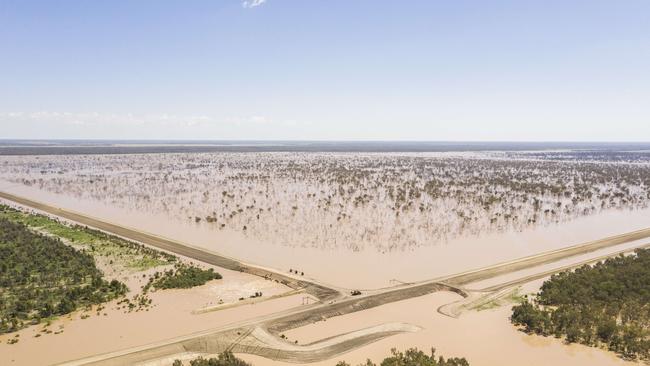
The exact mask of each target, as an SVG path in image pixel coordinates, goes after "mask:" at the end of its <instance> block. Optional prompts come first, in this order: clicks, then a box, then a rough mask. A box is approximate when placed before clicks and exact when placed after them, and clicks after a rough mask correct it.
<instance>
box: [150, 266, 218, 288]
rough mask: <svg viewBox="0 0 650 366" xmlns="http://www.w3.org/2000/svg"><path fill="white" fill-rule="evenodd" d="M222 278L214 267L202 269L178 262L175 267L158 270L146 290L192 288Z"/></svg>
mask: <svg viewBox="0 0 650 366" xmlns="http://www.w3.org/2000/svg"><path fill="white" fill-rule="evenodd" d="M218 279H221V275H220V274H219V273H217V272H215V271H214V270H213V269H212V268H209V269H202V268H199V267H195V266H191V265H188V264H185V263H176V265H175V266H174V268H173V269H169V270H167V271H164V272H162V273H161V272H156V273H154V275H153V277H150V278H149V282H148V283H147V284H146V285H145V287H144V289H145V291H147V290H149V289H150V288H151V287H153V288H155V289H163V290H164V289H171V288H191V287H195V286H201V285H203V284H205V283H206V282H208V281H211V280H218Z"/></svg>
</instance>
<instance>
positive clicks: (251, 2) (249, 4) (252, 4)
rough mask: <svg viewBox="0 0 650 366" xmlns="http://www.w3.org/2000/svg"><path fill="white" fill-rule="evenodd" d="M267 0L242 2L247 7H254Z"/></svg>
mask: <svg viewBox="0 0 650 366" xmlns="http://www.w3.org/2000/svg"><path fill="white" fill-rule="evenodd" d="M265 2H266V0H246V1H244V2H242V4H241V5H242V6H243V7H244V8H246V9H252V8H254V7H257V6H260V5H262V4H264V3H265Z"/></svg>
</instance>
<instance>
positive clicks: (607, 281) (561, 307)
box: [511, 249, 650, 360]
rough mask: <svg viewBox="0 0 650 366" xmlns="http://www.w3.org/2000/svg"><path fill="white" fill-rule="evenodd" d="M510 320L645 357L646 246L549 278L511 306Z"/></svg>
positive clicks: (649, 349) (649, 278) (648, 321)
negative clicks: (627, 253) (632, 252)
mask: <svg viewBox="0 0 650 366" xmlns="http://www.w3.org/2000/svg"><path fill="white" fill-rule="evenodd" d="M511 321H512V323H514V324H515V325H520V326H523V330H524V331H526V332H528V333H534V334H539V335H543V336H550V335H553V336H556V337H562V338H564V339H565V340H566V342H569V343H572V342H576V343H582V344H585V345H589V346H597V347H598V346H600V347H605V348H607V349H609V350H611V351H614V352H617V353H619V354H620V355H622V356H623V357H625V358H630V359H634V358H640V359H645V360H647V359H649V357H648V356H649V355H650V339H649V338H650V337H649V336H650V250H648V249H640V250H637V251H636V252H635V254H634V255H629V256H623V255H621V256H618V257H615V258H610V259H607V260H606V261H604V262H600V263H598V264H596V265H593V266H589V265H585V266H583V267H581V268H578V269H576V270H575V271H573V272H571V271H565V272H562V273H559V274H557V275H554V276H552V277H551V278H550V279H549V280H548V281H546V282H544V284H543V285H542V287H541V290H540V292H539V293H538V294H537V295H536V296H534V297H533V298H531V299H527V300H526V301H524V302H523V303H522V304H520V305H517V306H515V307H513V311H512V316H511Z"/></svg>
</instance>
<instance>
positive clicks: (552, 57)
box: [0, 0, 650, 141]
mask: <svg viewBox="0 0 650 366" xmlns="http://www.w3.org/2000/svg"><path fill="white" fill-rule="evenodd" d="M0 138H26V139H37V138H38V139H62V138H63V139H71V138H80V139H202V140H205V139H208V140H210V139H216V140H218V139H263V140H266V139H269V140H273V139H296V140H305V139H306V140H434V141H441V140H456V141H650V1H647V0H617V1H611V0H609V1H600V0H584V1H575V0H546V1H542V0H540V1H526V0H512V1H501V0H493V1H484V0H477V1H465V0H454V1H438V0H423V1H420V0H410V1H388V0H386V1H378V0H375V1H369V0H326V1H325V0H321V1H311V0H248V1H243V0H177V1H170V0H111V1H88V0H57V1H51V0H47V1H34V0H0Z"/></svg>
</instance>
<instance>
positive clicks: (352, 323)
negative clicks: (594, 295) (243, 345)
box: [239, 281, 633, 366]
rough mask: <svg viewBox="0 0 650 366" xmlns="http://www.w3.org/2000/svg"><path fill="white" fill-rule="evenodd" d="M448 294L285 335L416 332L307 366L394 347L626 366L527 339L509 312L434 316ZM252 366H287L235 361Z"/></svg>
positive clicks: (518, 360) (487, 362) (353, 359)
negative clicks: (401, 326)
mask: <svg viewBox="0 0 650 366" xmlns="http://www.w3.org/2000/svg"><path fill="white" fill-rule="evenodd" d="M539 285H540V282H539V281H537V282H535V283H531V284H529V285H527V286H526V290H528V291H532V290H534V289H535V288H536V287H538V286H539ZM459 298H460V296H459V295H457V294H455V293H450V292H438V293H434V294H431V295H426V296H423V297H418V298H413V299H409V300H404V301H400V302H396V303H392V304H387V305H383V306H380V307H377V308H374V309H370V310H366V311H363V312H359V313H354V314H349V315H344V316H340V317H336V318H331V319H328V320H327V321H325V322H318V323H315V324H312V325H309V326H305V327H302V328H298V329H294V330H291V331H288V332H286V333H285V335H286V336H287V337H288V339H289V340H290V341H294V340H297V341H298V343H299V344H304V343H309V342H313V341H315V340H318V339H323V338H327V337H330V336H334V335H337V334H341V333H344V332H348V331H352V330H357V329H363V328H366V327H370V326H374V325H378V324H382V323H388V322H404V323H408V324H412V325H415V326H419V327H421V328H422V330H421V331H419V332H407V333H402V334H398V335H395V336H392V337H389V338H386V339H382V340H380V341H377V342H375V343H372V344H370V345H367V346H364V347H361V348H359V349H356V350H353V351H351V352H348V353H346V354H343V355H341V356H339V357H337V358H335V359H333V360H328V361H323V362H317V363H311V364H309V365H311V366H332V365H334V364H335V363H336V362H337V361H338V360H345V361H347V362H348V363H350V364H352V365H357V364H359V363H362V362H365V360H366V359H368V358H370V359H372V360H373V361H375V362H378V361H381V360H382V359H383V358H385V357H387V356H388V355H389V354H390V349H391V348H393V347H396V348H398V349H401V350H404V349H406V348H410V347H418V348H420V349H423V350H425V351H428V350H429V349H431V348H432V347H434V348H436V350H437V353H438V354H440V355H444V356H446V357H453V356H458V357H466V358H467V359H468V361H469V362H470V364H471V365H472V366H495V365H499V366H520V365H533V366H547V365H572V366H615V365H630V364H633V363H631V362H626V361H623V360H621V359H619V358H617V357H616V356H615V355H614V354H612V353H609V352H606V351H603V350H600V349H595V348H590V347H586V346H582V345H576V344H572V345H565V344H563V343H562V341H561V340H558V339H555V338H544V337H538V336H529V335H526V334H524V333H522V332H519V331H518V330H517V329H516V328H515V327H513V326H512V325H511V324H510V321H509V320H508V316H509V315H510V306H502V307H499V308H496V309H491V310H483V311H478V312H477V311H472V312H467V313H465V314H464V315H463V316H462V317H460V318H458V319H454V318H450V317H446V316H444V315H441V314H439V313H437V312H436V310H435V309H437V308H438V307H439V306H441V305H444V304H446V303H449V302H452V301H455V300H457V299H459ZM239 356H240V357H242V358H244V359H245V360H247V361H251V362H252V363H253V364H254V365H272V366H280V365H281V366H288V365H292V364H290V363H284V362H276V361H271V360H268V359H264V358H261V357H258V356H251V355H246V354H242V355H239Z"/></svg>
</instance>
